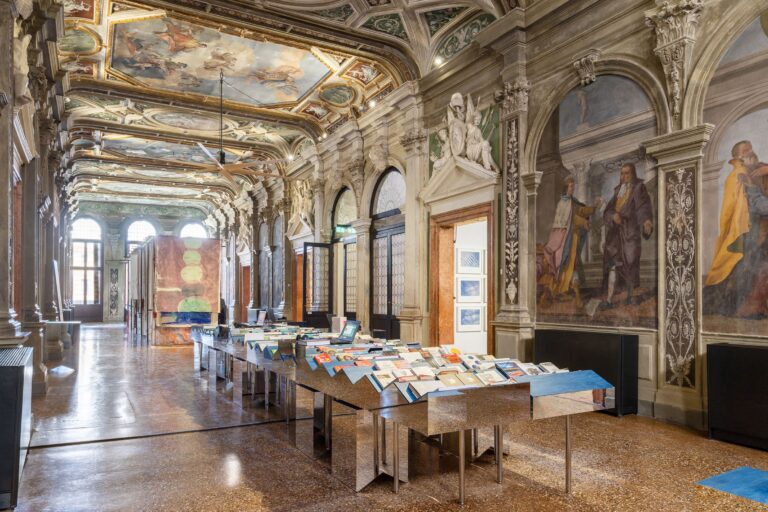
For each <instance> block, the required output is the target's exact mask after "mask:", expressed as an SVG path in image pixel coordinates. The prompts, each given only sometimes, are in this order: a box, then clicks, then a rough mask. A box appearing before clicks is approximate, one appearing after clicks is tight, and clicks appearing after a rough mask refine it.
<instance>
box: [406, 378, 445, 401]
mask: <svg viewBox="0 0 768 512" xmlns="http://www.w3.org/2000/svg"><path fill="white" fill-rule="evenodd" d="M442 386H443V383H442V382H440V381H439V380H419V381H414V382H411V383H410V384H408V388H409V389H410V390H411V392H412V393H413V394H414V396H416V398H421V397H423V396H424V395H426V394H427V393H431V392H432V391H437V390H438V389H440V387H442Z"/></svg>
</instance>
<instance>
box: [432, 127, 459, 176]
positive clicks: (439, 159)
mask: <svg viewBox="0 0 768 512" xmlns="http://www.w3.org/2000/svg"><path fill="white" fill-rule="evenodd" d="M437 138H438V139H439V140H440V154H439V155H438V154H432V155H430V157H429V159H430V160H431V161H432V162H433V164H434V165H433V167H432V169H433V172H434V173H435V174H436V173H439V172H440V171H442V170H443V169H445V168H446V167H447V166H448V164H450V163H451V162H452V161H453V153H451V144H450V143H449V142H448V130H447V129H445V128H443V129H441V130H440V131H439V132H437Z"/></svg>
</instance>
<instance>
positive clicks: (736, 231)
mask: <svg viewBox="0 0 768 512" xmlns="http://www.w3.org/2000/svg"><path fill="white" fill-rule="evenodd" d="M767 18H768V16H766V15H765V14H764V15H763V16H761V17H760V18H758V19H756V20H754V21H753V22H752V23H751V24H750V25H749V26H748V27H747V28H746V29H745V30H744V32H743V33H742V34H741V35H740V36H739V37H738V38H737V39H736V40H735V41H734V43H733V44H732V46H731V47H730V48H729V50H728V51H727V52H726V54H725V55H724V56H723V58H722V60H721V62H720V64H719V66H718V69H717V71H716V72H715V75H714V77H713V79H712V82H711V83H710V87H709V90H708V95H707V100H706V103H705V108H704V118H705V121H706V122H709V123H712V124H714V125H715V126H716V128H715V131H714V132H713V136H712V139H711V141H710V144H711V147H709V148H708V151H707V157H706V158H705V162H704V172H703V176H702V193H703V197H704V205H705V208H706V209H707V212H711V214H706V215H704V216H703V222H702V260H703V265H702V273H703V275H702V281H703V286H704V288H703V291H702V300H703V304H702V310H703V319H702V320H703V329H704V330H705V331H708V332H719V333H731V334H745V335H763V336H765V335H768V164H765V163H763V162H765V161H768V135H767V134H766V126H768V93H766V91H768V35H766V34H767V31H766V28H767V27H768V19H767ZM761 159H762V161H761Z"/></svg>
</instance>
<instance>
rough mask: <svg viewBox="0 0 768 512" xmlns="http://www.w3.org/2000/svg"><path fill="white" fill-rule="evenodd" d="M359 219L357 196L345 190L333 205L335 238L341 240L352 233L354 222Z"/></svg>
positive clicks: (342, 190)
mask: <svg viewBox="0 0 768 512" xmlns="http://www.w3.org/2000/svg"><path fill="white" fill-rule="evenodd" d="M356 218H357V202H356V201H355V194H354V192H352V191H351V190H350V189H348V188H346V187H345V188H343V189H341V191H340V192H339V195H338V196H336V202H335V203H334V204H333V238H334V239H339V238H342V237H343V236H345V235H346V234H348V233H350V232H352V226H351V224H352V221H353V220H355V219H356Z"/></svg>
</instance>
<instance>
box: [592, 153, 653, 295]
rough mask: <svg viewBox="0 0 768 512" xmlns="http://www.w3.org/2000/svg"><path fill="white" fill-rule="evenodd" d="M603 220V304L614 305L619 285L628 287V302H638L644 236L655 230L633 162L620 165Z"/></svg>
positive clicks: (649, 204)
mask: <svg viewBox="0 0 768 512" xmlns="http://www.w3.org/2000/svg"><path fill="white" fill-rule="evenodd" d="M603 220H604V222H605V228H606V232H605V248H604V251H603V293H604V294H605V302H604V303H603V304H602V305H601V307H602V308H603V309H606V308H610V307H613V298H614V294H615V293H616V291H617V289H618V287H619V286H623V287H624V288H625V289H626V291H627V298H626V301H625V302H626V304H636V303H637V300H636V299H635V297H634V296H633V294H634V291H635V289H636V288H638V287H639V286H640V253H641V245H642V238H645V239H646V240H647V239H648V238H650V236H651V234H652V233H653V205H652V203H651V196H650V195H649V194H648V190H647V189H646V188H645V184H644V183H643V182H642V180H640V179H639V178H638V177H637V170H636V169H635V165H634V164H632V163H627V164H624V165H623V166H622V167H621V175H620V181H619V184H618V185H617V186H616V188H615V189H614V191H613V197H612V198H611V200H610V201H609V202H608V204H607V205H606V207H605V213H604V214H603ZM641 237H642V238H641ZM619 279H620V281H619Z"/></svg>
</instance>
